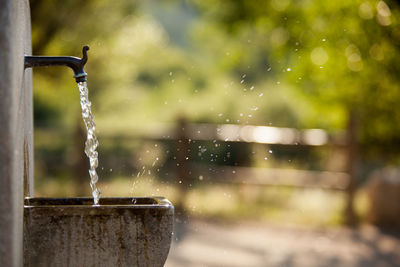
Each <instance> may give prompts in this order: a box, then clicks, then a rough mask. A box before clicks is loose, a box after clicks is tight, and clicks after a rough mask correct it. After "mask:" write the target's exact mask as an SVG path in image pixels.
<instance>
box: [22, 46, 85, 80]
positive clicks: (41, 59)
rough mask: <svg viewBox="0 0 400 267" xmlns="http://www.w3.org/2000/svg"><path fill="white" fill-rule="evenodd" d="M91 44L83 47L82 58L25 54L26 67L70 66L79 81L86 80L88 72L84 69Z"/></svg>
mask: <svg viewBox="0 0 400 267" xmlns="http://www.w3.org/2000/svg"><path fill="white" fill-rule="evenodd" d="M88 50H89V46H88V45H85V46H84V47H83V48H82V54H83V56H82V58H79V57H65V56H63V57H48V56H25V64H24V65H25V69H26V68H32V67H42V66H68V67H70V68H71V69H72V70H73V71H74V78H75V80H76V82H77V83H80V82H85V81H86V76H87V73H86V72H85V70H84V69H83V67H84V66H85V64H86V62H87V60H88V56H87V51H88Z"/></svg>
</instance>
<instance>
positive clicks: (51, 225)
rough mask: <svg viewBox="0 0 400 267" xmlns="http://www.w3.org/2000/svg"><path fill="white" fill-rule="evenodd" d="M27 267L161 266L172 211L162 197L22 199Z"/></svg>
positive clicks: (164, 255)
mask: <svg viewBox="0 0 400 267" xmlns="http://www.w3.org/2000/svg"><path fill="white" fill-rule="evenodd" d="M25 204H26V205H25V209H24V210H25V211H24V217H25V221H24V257H25V258H24V264H25V266H57V267H60V266H61V267H62V266H147V267H157V266H164V263H165V261H166V259H167V256H168V252H169V248H170V243H171V238H172V229H173V214H174V208H173V206H172V205H171V203H170V202H169V201H168V200H166V199H164V198H102V199H100V206H93V205H92V204H93V199H92V198H68V199H43V198H32V199H26V202H25Z"/></svg>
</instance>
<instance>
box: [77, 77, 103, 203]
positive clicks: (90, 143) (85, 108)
mask: <svg viewBox="0 0 400 267" xmlns="http://www.w3.org/2000/svg"><path fill="white" fill-rule="evenodd" d="M78 87H79V93H80V98H81V108H82V119H83V122H84V123H85V126H86V131H87V137H86V142H85V154H86V156H87V157H88V158H89V162H90V168H89V175H90V187H91V188H92V195H93V199H94V205H98V204H99V199H100V195H101V191H100V189H99V188H98V187H97V185H96V184H97V181H98V180H99V177H98V175H97V172H96V168H97V166H98V165H99V160H98V153H97V151H96V148H97V147H98V145H99V142H98V141H97V137H96V135H95V132H94V131H95V129H96V124H95V123H94V116H93V114H92V110H91V105H92V103H90V101H89V90H88V87H87V84H86V82H80V83H78Z"/></svg>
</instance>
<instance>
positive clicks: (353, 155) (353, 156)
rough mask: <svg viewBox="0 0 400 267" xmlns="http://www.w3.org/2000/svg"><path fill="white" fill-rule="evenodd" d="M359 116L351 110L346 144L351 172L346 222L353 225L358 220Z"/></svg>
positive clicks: (348, 170) (348, 168)
mask: <svg viewBox="0 0 400 267" xmlns="http://www.w3.org/2000/svg"><path fill="white" fill-rule="evenodd" d="M357 135H358V117H357V114H356V112H355V111H354V110H351V111H350V112H349V118H348V124H347V133H346V145H347V157H346V158H347V162H346V172H347V173H348V174H349V181H348V185H347V188H346V193H347V200H346V207H345V220H346V224H347V225H350V226H353V225H355V224H356V222H357V218H356V214H355V212H354V195H355V192H356V190H357V163H358V140H357V139H358V136H357Z"/></svg>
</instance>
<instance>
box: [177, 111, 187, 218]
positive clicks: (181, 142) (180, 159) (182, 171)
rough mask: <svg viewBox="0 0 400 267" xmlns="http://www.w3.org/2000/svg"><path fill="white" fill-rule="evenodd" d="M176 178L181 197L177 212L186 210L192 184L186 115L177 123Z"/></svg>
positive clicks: (178, 201)
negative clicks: (188, 190)
mask: <svg viewBox="0 0 400 267" xmlns="http://www.w3.org/2000/svg"><path fill="white" fill-rule="evenodd" d="M175 135H176V138H175V140H176V145H175V147H176V153H175V155H176V179H177V186H178V192H179V197H178V199H177V201H176V202H175V208H176V211H177V214H179V213H183V212H184V205H185V199H186V193H187V189H188V188H189V186H190V183H191V180H190V169H189V166H188V160H189V151H190V148H189V138H188V122H187V119H186V118H184V117H179V118H178V119H177V123H176V132H175Z"/></svg>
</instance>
